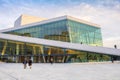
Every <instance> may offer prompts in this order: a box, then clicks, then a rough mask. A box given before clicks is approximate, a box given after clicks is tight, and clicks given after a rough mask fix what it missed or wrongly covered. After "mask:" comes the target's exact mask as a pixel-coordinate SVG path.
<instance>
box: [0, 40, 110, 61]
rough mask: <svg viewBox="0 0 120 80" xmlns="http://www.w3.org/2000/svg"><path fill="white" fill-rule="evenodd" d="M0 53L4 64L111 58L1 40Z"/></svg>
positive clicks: (91, 53) (103, 55)
mask: <svg viewBox="0 0 120 80" xmlns="http://www.w3.org/2000/svg"><path fill="white" fill-rule="evenodd" d="M0 53H1V55H2V56H1V57H0V61H1V60H2V61H5V62H23V61H24V59H25V58H31V59H32V61H33V62H36V63H39V62H40V63H47V62H48V63H49V62H50V58H53V62H54V63H68V62H95V61H96V62H98V61H110V60H111V56H110V55H105V54H98V53H94V52H85V51H77V50H73V49H66V48H59V47H53V46H46V45H38V44H31V43H24V42H18V41H11V40H3V39H0Z"/></svg>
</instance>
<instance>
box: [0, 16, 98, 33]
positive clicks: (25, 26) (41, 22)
mask: <svg viewBox="0 0 120 80" xmlns="http://www.w3.org/2000/svg"><path fill="white" fill-rule="evenodd" d="M64 19H69V20H73V21H77V22H80V23H83V24H87V25H91V26H94V27H98V28H100V26H99V25H97V24H94V23H91V22H88V21H84V20H81V19H77V18H74V17H71V16H67V15H66V16H61V17H56V18H52V19H47V20H43V21H40V22H36V23H31V24H27V25H23V26H21V27H13V28H8V29H4V30H0V32H7V31H11V30H17V29H22V28H27V27H32V26H36V25H41V24H46V23H50V22H54V21H59V20H64Z"/></svg>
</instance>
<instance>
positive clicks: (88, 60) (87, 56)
mask: <svg viewBox="0 0 120 80" xmlns="http://www.w3.org/2000/svg"><path fill="white" fill-rule="evenodd" d="M86 57H87V62H89V60H88V52H87V55H86Z"/></svg>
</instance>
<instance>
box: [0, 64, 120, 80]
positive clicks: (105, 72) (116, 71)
mask: <svg viewBox="0 0 120 80" xmlns="http://www.w3.org/2000/svg"><path fill="white" fill-rule="evenodd" d="M0 80H120V62H114V63H111V62H94V63H92V62H91V63H66V64H65V63H64V64H63V63H53V64H50V63H33V65H32V69H29V66H27V69H24V68H23V64H22V63H0Z"/></svg>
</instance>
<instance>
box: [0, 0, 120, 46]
mask: <svg viewBox="0 0 120 80" xmlns="http://www.w3.org/2000/svg"><path fill="white" fill-rule="evenodd" d="M21 14H29V15H33V16H38V17H45V18H54V17H58V16H63V15H70V16H73V17H76V18H80V19H83V20H86V21H90V22H93V23H96V24H99V25H101V29H102V35H103V41H104V46H107V47H113V46H114V44H116V45H118V47H119V48H120V0H0V30H1V29H6V28H11V27H13V25H14V21H15V20H16V19H17V18H18V17H19V16H20V15H21Z"/></svg>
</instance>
